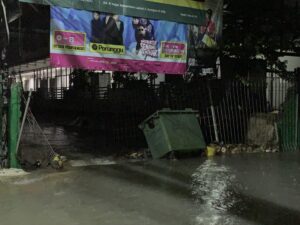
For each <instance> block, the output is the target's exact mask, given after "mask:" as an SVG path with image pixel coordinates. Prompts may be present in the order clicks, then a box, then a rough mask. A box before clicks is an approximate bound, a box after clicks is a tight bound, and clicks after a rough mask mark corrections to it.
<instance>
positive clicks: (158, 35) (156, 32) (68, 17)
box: [51, 7, 188, 52]
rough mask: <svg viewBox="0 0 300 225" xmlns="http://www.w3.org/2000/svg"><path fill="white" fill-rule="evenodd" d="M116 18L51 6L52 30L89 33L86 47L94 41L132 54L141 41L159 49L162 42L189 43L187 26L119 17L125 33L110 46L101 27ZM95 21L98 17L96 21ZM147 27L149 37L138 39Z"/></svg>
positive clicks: (103, 14)
mask: <svg viewBox="0 0 300 225" xmlns="http://www.w3.org/2000/svg"><path fill="white" fill-rule="evenodd" d="M97 16H98V17H99V18H98V17H97ZM113 16H116V15H109V14H105V13H96V12H90V11H85V10H77V9H71V8H61V7H51V30H52V31H53V30H68V31H69V30H71V31H76V32H82V33H85V34H86V37H87V40H86V41H87V45H88V44H89V43H91V42H92V43H94V42H99V43H106V44H117V45H124V46H125V49H126V50H127V51H130V52H134V51H135V50H138V48H139V46H137V45H139V43H138V42H139V41H140V40H139V39H144V40H155V41H156V44H157V49H159V48H160V45H161V42H163V41H168V42H180V43H187V39H188V37H187V33H188V31H187V30H188V27H187V25H185V24H179V23H176V22H169V21H161V20H149V19H143V18H133V17H128V16H117V17H118V21H119V24H120V25H121V27H122V26H123V32H122V35H121V38H120V37H119V41H116V40H115V41H112V42H111V43H109V42H110V41H108V40H106V41H105V38H104V37H101V35H102V36H104V35H103V34H101V32H104V31H103V30H104V29H102V28H101V26H102V27H103V26H104V24H105V23H106V24H108V23H109V21H108V20H109V19H107V18H108V17H110V18H111V17H113ZM95 18H97V20H96V19H95ZM93 20H94V22H93ZM97 21H98V23H97ZM134 23H135V24H134ZM97 25H98V29H99V30H98V32H97V31H96V32H95V31H93V30H92V29H93V27H96V26H97ZM119 28H120V26H119ZM144 28H150V30H151V31H149V30H148V31H146V34H145V35H144V36H147V37H146V38H145V37H144V38H143V37H139V34H138V32H143V31H142V29H144ZM147 32H148V34H147ZM95 34H96V36H98V38H99V41H95V37H93V35H95ZM142 35H143V34H140V36H142ZM116 36H118V35H115V37H116ZM96 38H97V37H96ZM106 39H107V38H106Z"/></svg>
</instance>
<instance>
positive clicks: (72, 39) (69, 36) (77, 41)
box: [54, 30, 85, 46]
mask: <svg viewBox="0 0 300 225" xmlns="http://www.w3.org/2000/svg"><path fill="white" fill-rule="evenodd" d="M54 44H57V45H67V46H84V45H85V34H84V33H77V32H70V31H58V30H57V31H54Z"/></svg>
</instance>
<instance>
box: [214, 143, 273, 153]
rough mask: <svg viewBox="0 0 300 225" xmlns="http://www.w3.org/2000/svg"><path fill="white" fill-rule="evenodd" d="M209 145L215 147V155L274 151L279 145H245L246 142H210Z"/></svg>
mask: <svg viewBox="0 0 300 225" xmlns="http://www.w3.org/2000/svg"><path fill="white" fill-rule="evenodd" d="M210 147H212V148H214V149H215V152H216V154H217V155H225V154H240V153H262V152H267V153H274V152H279V147H278V146H276V145H272V146H271V145H270V146H267V145H261V146H259V145H247V144H237V145H234V144H227V145H217V144H212V145H210Z"/></svg>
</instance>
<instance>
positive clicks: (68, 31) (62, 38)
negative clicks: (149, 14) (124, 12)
mask: <svg viewBox="0 0 300 225" xmlns="http://www.w3.org/2000/svg"><path fill="white" fill-rule="evenodd" d="M50 38H51V41H50V44H51V47H50V58H51V64H52V66H58V67H78V68H85V69H92V70H110V71H128V72H149V73H170V74H182V73H184V72H185V71H186V61H187V43H188V25H186V24H179V23H176V22H170V21H164V20H151V19H147V18H141V17H128V16H121V15H116V14H107V13H100V12H95V11H94V12H91V11H85V10H77V9H72V8H62V7H54V6H53V7H51V35H50Z"/></svg>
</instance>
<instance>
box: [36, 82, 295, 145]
mask: <svg viewBox="0 0 300 225" xmlns="http://www.w3.org/2000/svg"><path fill="white" fill-rule="evenodd" d="M209 93H211V96H210V94H209ZM296 94H297V92H296V82H295V81H293V80H290V81H287V80H285V79H282V78H280V77H276V76H272V77H267V78H261V79H255V80H234V79H231V80H212V81H208V80H206V79H200V80H197V81H194V82H190V83H185V82H179V83H176V84H170V83H161V84H160V85H149V84H147V83H146V82H144V83H143V85H135V86H134V88H133V87H123V88H111V87H109V86H108V87H89V88H87V89H85V90H80V91H78V90H72V88H70V89H68V88H59V89H39V91H38V92H37V96H36V97H35V103H36V105H38V108H39V109H43V110H44V111H48V112H50V113H51V112H53V113H58V112H62V113H63V114H68V115H70V114H72V115H78V116H84V117H87V118H88V120H93V119H94V120H97V123H94V122H91V123H94V124H97V127H102V128H103V130H104V131H105V132H104V133H105V135H106V136H107V138H106V139H107V142H108V143H109V144H111V145H122V146H135V145H138V146H141V145H144V144H145V140H144V138H143V135H142V133H141V131H140V130H139V129H138V124H139V123H140V122H141V121H143V119H145V118H146V117H148V116H149V115H150V114H152V113H154V112H155V111H156V110H159V109H161V108H171V109H185V108H192V109H195V110H198V111H199V122H200V125H201V128H202V130H203V133H204V136H205V140H206V142H207V143H211V142H214V141H218V142H223V143H225V144H234V143H236V144H239V143H246V141H247V140H246V139H247V131H248V126H249V120H250V118H251V117H252V116H254V115H256V114H258V113H269V112H272V111H274V110H278V111H279V112H280V113H279V115H278V117H280V118H283V119H281V124H279V125H280V129H279V131H280V132H281V133H280V134H281V135H282V136H283V137H285V138H284V143H283V145H282V148H283V149H284V150H292V149H295V148H298V144H296V145H295V143H298V142H299V141H298V136H297V138H296V136H295V135H294V134H292V133H293V132H296V131H298V124H297V123H298V119H297V118H298V116H297V118H296V114H298V109H296V106H295V103H296V100H298V99H295V96H297V95H296ZM41 105H43V107H41ZM100 123H101V124H100ZM295 124H297V126H296V128H295ZM291 127H292V128H293V129H291ZM295 129H296V130H295ZM293 138H294V139H293ZM295 138H296V140H295ZM291 142H292V144H290V143H291Z"/></svg>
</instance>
